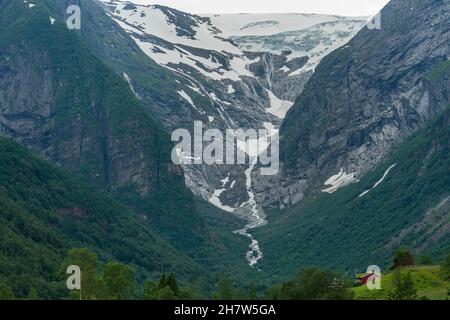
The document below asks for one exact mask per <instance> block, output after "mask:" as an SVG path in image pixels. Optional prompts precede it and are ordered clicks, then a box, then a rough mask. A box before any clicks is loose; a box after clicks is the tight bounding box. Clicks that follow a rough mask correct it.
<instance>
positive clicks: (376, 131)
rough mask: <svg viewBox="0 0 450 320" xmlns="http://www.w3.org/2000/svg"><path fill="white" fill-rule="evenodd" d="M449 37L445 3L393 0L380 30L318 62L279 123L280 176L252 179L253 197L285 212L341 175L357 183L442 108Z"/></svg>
mask: <svg viewBox="0 0 450 320" xmlns="http://www.w3.org/2000/svg"><path fill="white" fill-rule="evenodd" d="M449 39H450V5H449V4H448V2H446V1H439V0H426V1H422V0H421V1H418V0H408V1H406V0H393V1H391V2H390V3H389V4H388V5H387V6H386V7H385V8H384V10H383V11H382V12H381V29H380V30H377V29H372V30H371V29H368V28H367V27H366V28H364V29H363V30H361V31H360V32H359V33H358V34H357V35H356V36H355V37H354V38H353V39H352V40H351V41H350V42H349V43H348V44H347V45H346V46H344V47H342V48H340V49H338V50H336V51H335V52H333V53H332V54H330V55H329V56H327V57H326V58H325V59H323V60H322V62H321V63H320V64H319V66H318V67H317V69H316V72H315V74H314V75H313V76H312V78H311V79H310V81H309V82H308V83H307V84H306V86H305V89H304V91H303V92H302V94H301V95H300V96H299V97H298V99H297V100H296V102H295V105H294V106H293V108H292V109H291V110H290V111H289V113H288V115H287V117H286V120H285V122H284V123H283V125H282V128H281V158H282V161H283V170H282V172H281V174H280V175H279V176H278V177H277V178H273V177H272V178H270V179H266V178H264V177H260V178H257V177H255V181H257V182H256V189H257V192H258V195H257V197H258V199H260V201H263V202H264V203H265V204H266V205H269V206H279V207H283V206H290V205H292V204H294V203H296V202H298V201H300V200H301V199H302V198H303V197H304V196H305V195H307V194H309V193H311V192H315V191H321V190H323V189H325V188H326V187H325V186H324V183H325V182H326V181H327V180H328V179H329V178H330V177H332V176H334V175H336V174H337V173H339V172H340V171H341V170H342V171H341V172H343V173H345V175H348V176H351V177H352V180H353V181H356V180H357V179H358V177H359V176H361V175H362V174H364V173H365V172H367V171H368V170H369V169H371V168H373V167H374V165H376V164H378V163H379V162H380V161H381V160H382V159H383V158H384V157H385V156H386V155H387V154H388V153H389V152H390V151H391V150H392V149H393V148H394V147H395V146H397V145H398V144H399V143H400V142H402V141H403V140H404V139H405V138H406V137H408V136H409V135H410V134H411V133H413V132H414V131H416V130H417V129H418V128H421V127H422V126H423V124H424V123H425V122H426V121H427V120H429V119H430V118H431V117H433V116H435V115H436V114H437V113H438V112H440V111H441V110H443V108H444V107H446V106H448V105H449V104H450V98H449V96H450V95H449V93H450V87H449V82H448V79H439V80H437V79H436V78H437V77H438V76H439V72H440V70H441V69H442V68H448V63H449V61H448V60H449V58H450V42H449ZM345 175H344V176H345ZM344 185H345V184H344ZM268 186H275V188H273V189H269V187H268Z"/></svg>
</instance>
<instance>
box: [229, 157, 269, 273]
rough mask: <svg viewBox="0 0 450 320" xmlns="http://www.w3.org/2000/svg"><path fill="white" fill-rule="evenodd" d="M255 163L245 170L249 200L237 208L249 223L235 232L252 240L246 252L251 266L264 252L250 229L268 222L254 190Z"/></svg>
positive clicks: (239, 213)
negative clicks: (252, 175) (252, 176)
mask: <svg viewBox="0 0 450 320" xmlns="http://www.w3.org/2000/svg"><path fill="white" fill-rule="evenodd" d="M255 165H256V161H254V162H253V163H252V164H251V165H250V167H249V168H248V169H247V170H245V176H246V178H247V180H246V187H247V193H248V196H249V200H248V201H247V202H245V203H244V204H242V205H241V207H240V208H239V209H237V210H236V211H237V213H238V215H239V216H240V217H242V218H244V219H246V220H248V221H249V223H248V224H247V225H246V226H245V227H244V228H243V229H239V230H236V231H235V232H234V233H236V234H240V235H243V236H246V237H248V238H250V240H251V243H250V245H249V250H248V251H247V253H246V259H247V261H248V263H249V265H250V266H251V267H254V266H255V265H256V264H257V263H258V261H259V260H261V259H262V258H263V253H262V251H261V248H260V247H259V242H258V241H257V240H256V239H255V238H254V237H253V235H252V234H251V233H250V231H251V230H253V229H256V228H259V227H262V226H264V225H266V224H267V220H266V215H265V214H264V211H263V210H262V209H261V208H259V207H258V204H257V203H256V200H255V194H254V193H253V191H252V179H251V173H252V171H253V169H254V167H255Z"/></svg>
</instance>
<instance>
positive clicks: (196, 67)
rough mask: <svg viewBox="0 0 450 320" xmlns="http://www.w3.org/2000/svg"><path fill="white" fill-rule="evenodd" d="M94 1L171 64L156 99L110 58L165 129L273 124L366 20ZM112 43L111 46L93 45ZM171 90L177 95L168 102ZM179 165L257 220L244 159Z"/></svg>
mask: <svg viewBox="0 0 450 320" xmlns="http://www.w3.org/2000/svg"><path fill="white" fill-rule="evenodd" d="M102 2H103V7H104V9H105V11H106V12H107V13H108V14H109V16H110V17H111V18H112V19H113V20H114V21H115V22H116V23H117V24H118V25H119V26H120V27H121V28H122V29H123V30H124V31H125V32H126V33H127V34H128V35H129V36H130V38H131V39H133V40H134V42H135V43H136V44H137V45H138V46H139V48H140V49H141V50H142V51H143V52H144V53H145V54H146V55H147V56H148V57H149V58H150V59H151V60H152V61H155V62H156V63H158V64H159V65H160V66H162V67H164V69H165V70H166V71H169V72H171V73H172V74H173V78H174V79H175V83H173V82H171V83H168V87H170V88H167V89H166V90H165V91H171V93H170V98H169V99H165V100H167V101H168V103H165V104H164V103H161V104H160V106H161V108H160V107H155V103H154V100H155V99H154V95H149V92H151V91H152V90H153V89H152V88H149V83H147V82H146V81H145V80H144V79H145V78H144V77H142V76H140V75H137V74H136V72H135V71H134V70H133V68H130V67H129V66H127V67H125V68H122V67H121V68H117V67H115V66H114V65H115V64H116V61H113V60H112V61H111V65H112V67H113V68H116V69H120V70H118V71H119V72H121V73H125V74H126V75H127V77H128V81H130V83H131V84H132V86H133V88H134V89H135V92H136V94H137V96H138V97H140V99H141V101H142V102H143V104H144V106H146V107H147V110H150V111H151V112H152V113H154V114H155V117H156V118H157V119H159V120H160V121H161V122H162V123H163V125H164V126H165V127H166V128H167V129H168V130H172V129H174V128H188V129H190V130H192V126H193V121H194V120H200V121H202V122H203V124H204V127H205V128H215V129H221V130H224V129H227V128H231V129H234V128H245V129H249V128H254V129H260V128H266V129H270V130H271V129H273V128H277V127H279V125H280V124H281V121H282V119H283V118H284V117H285V114H286V112H287V110H288V109H289V108H290V107H291V106H292V103H293V101H294V99H295V97H296V96H297V95H298V94H299V93H300V92H301V91H302V90H303V86H304V84H305V83H306V81H307V80H308V79H309V77H310V76H311V74H312V73H313V70H314V68H315V66H316V65H317V64H318V62H319V61H320V60H321V59H322V58H323V57H324V56H325V55H326V54H328V53H329V52H331V51H332V50H334V49H335V48H337V47H340V46H342V45H344V44H345V43H346V42H347V41H348V40H349V39H350V38H351V37H352V36H353V35H354V34H355V33H356V32H357V31H358V30H359V29H360V28H361V27H362V26H363V25H364V24H365V23H366V22H365V19H364V18H346V17H338V16H327V15H306V14H285V15H252V14H249V15H202V16H199V15H193V14H189V13H185V12H181V11H178V10H175V9H172V8H168V7H164V6H158V5H147V6H146V5H139V4H134V3H132V2H133V1H131V2H130V1H106V0H105V1H102ZM269 16H270V17H269ZM269 18H270V19H269ZM111 50H112V51H113V52H114V51H116V50H117V49H116V46H114V47H113V48H111V47H109V48H107V49H105V50H101V52H100V54H102V55H105V54H104V53H103V52H106V51H111ZM133 54H135V53H134V52H133ZM123 59H126V58H125V57H124V58H123ZM130 69H131V70H130ZM147 78H148V76H147ZM151 83H153V82H151ZM151 83H150V84H151ZM176 98H178V100H179V101H178V104H172V101H174V100H176ZM180 106H182V107H181V108H180ZM183 169H184V171H185V181H186V185H187V186H189V188H190V189H191V190H192V191H193V192H194V193H195V194H196V195H198V196H201V197H203V198H204V199H207V200H209V201H210V202H211V203H212V204H214V205H215V206H217V207H219V208H220V209H223V210H225V211H228V212H231V213H233V214H235V215H237V216H239V217H243V218H245V219H247V220H248V221H249V225H248V226H250V228H251V227H254V226H259V225H261V224H264V223H265V220H264V212H263V210H262V208H261V207H260V206H259V205H258V203H256V202H255V200H254V195H253V191H252V188H253V186H252V181H251V176H250V172H251V169H249V163H248V165H247V166H243V165H227V166H224V165H211V166H205V165H189V166H188V165H185V166H184V167H183ZM239 232H240V231H239ZM245 234H246V235H248V234H247V233H245ZM253 241H254V239H252V242H253ZM255 246H256V245H253V246H252V247H253V248H254V247H255ZM257 251H258V250H256V253H255V254H256V255H258V256H259V255H260V253H258V252H257Z"/></svg>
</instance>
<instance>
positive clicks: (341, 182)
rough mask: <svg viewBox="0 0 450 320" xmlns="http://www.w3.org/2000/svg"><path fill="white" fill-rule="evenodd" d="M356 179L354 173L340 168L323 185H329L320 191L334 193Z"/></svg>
mask: <svg viewBox="0 0 450 320" xmlns="http://www.w3.org/2000/svg"><path fill="white" fill-rule="evenodd" d="M357 181H358V179H356V175H355V173H354V172H352V173H350V174H347V173H346V172H345V171H344V169H341V171H340V172H339V173H338V174H336V175H334V176H332V177H330V178H329V179H328V180H327V181H326V182H325V184H324V185H325V186H330V187H329V188H327V189H324V190H322V192H326V193H334V192H336V191H338V190H339V189H341V188H344V187H346V186H348V185H350V184H352V183H354V182H357Z"/></svg>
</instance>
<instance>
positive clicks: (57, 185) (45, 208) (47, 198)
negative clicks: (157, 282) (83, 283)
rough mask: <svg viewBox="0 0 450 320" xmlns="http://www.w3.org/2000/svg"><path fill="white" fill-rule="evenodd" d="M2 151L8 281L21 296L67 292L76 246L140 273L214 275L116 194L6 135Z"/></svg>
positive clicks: (1, 247) (0, 205)
mask: <svg viewBox="0 0 450 320" xmlns="http://www.w3.org/2000/svg"><path fill="white" fill-rule="evenodd" d="M0 154H1V157H0V266H1V268H0V280H2V281H3V282H5V283H7V284H8V285H9V286H11V288H12V290H13V292H14V294H15V295H16V296H17V297H25V296H27V295H29V293H30V291H31V290H32V289H34V290H37V292H38V293H39V296H41V297H42V298H51V297H61V289H62V287H61V285H60V284H59V283H58V282H56V278H55V276H56V272H57V269H58V267H59V265H60V264H61V262H62V260H63V259H64V257H65V256H66V255H67V252H68V250H69V249H70V248H72V247H76V246H88V247H90V248H92V249H93V250H95V251H96V252H97V253H98V254H99V255H100V257H101V259H102V260H113V259H117V260H118V261H120V262H123V263H126V264H130V265H132V266H134V268H136V270H137V271H138V277H141V276H142V274H144V273H148V272H157V273H160V272H162V271H166V272H170V271H172V272H176V273H177V274H178V275H179V277H180V278H182V279H192V278H196V277H200V278H205V277H206V276H207V273H206V272H205V270H204V269H203V268H201V267H200V266H199V265H198V264H197V263H195V262H194V261H193V260H192V259H191V258H190V257H188V256H187V255H185V254H182V253H180V252H179V251H177V250H175V249H174V248H173V247H172V246H170V245H169V244H168V243H167V242H166V241H164V240H162V239H161V238H160V237H158V236H156V235H155V234H154V233H153V232H152V231H151V228H149V227H148V225H147V224H145V223H143V220H142V218H141V217H140V216H138V215H137V214H136V213H134V212H133V211H132V210H130V209H129V208H127V207H125V206H124V205H122V204H120V203H118V202H117V201H115V200H113V199H111V197H109V196H108V195H106V194H102V193H100V192H98V191H95V190H94V189H92V188H90V187H88V186H86V185H85V184H83V183H81V182H79V181H78V179H76V178H74V177H72V176H71V175H70V174H68V173H67V172H65V171H64V170H61V169H58V168H56V167H54V166H52V165H51V164H49V163H47V162H45V161H42V160H40V159H38V158H36V157H34V156H33V155H32V154H31V153H30V152H29V151H27V150H25V149H24V148H23V147H20V146H19V145H17V144H16V143H14V142H11V141H8V140H5V139H3V138H1V139H0Z"/></svg>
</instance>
